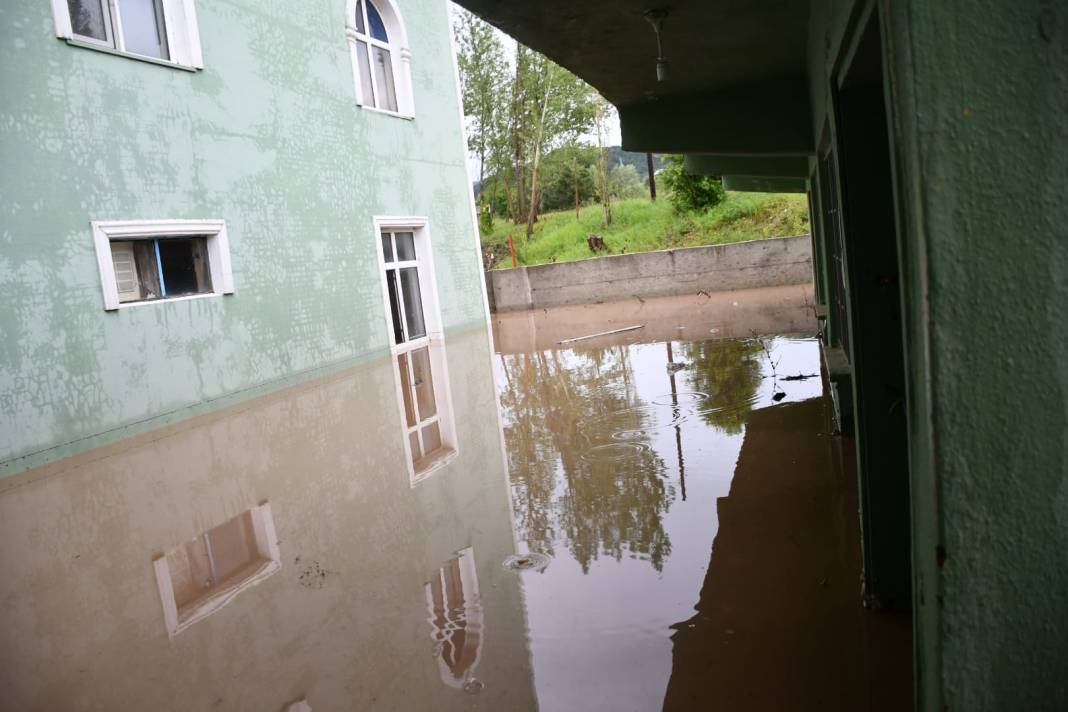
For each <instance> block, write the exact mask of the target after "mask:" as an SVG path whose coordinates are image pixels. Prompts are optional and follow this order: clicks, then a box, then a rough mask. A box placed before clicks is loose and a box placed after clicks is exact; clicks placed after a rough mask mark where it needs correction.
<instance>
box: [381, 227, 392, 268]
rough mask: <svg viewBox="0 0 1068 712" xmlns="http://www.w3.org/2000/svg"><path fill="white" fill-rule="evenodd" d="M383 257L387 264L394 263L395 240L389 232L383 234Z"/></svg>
mask: <svg viewBox="0 0 1068 712" xmlns="http://www.w3.org/2000/svg"><path fill="white" fill-rule="evenodd" d="M382 256H383V257H385V258H386V262H392V261H393V240H392V238H390V235H389V233H388V232H384V233H382Z"/></svg>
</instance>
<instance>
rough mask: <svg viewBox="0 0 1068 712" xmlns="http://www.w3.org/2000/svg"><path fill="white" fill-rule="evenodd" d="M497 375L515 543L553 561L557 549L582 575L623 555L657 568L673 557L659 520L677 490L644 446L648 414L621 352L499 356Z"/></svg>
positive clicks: (660, 462) (656, 457)
mask: <svg viewBox="0 0 1068 712" xmlns="http://www.w3.org/2000/svg"><path fill="white" fill-rule="evenodd" d="M501 368H502V371H503V372H504V374H505V378H506V379H507V381H508V383H509V384H511V387H510V388H508V389H507V390H505V392H504V393H502V395H501V403H502V407H503V409H504V418H505V445H506V449H507V452H508V462H509V471H510V472H511V473H512V501H513V507H514V511H515V516H516V526H517V529H518V534H519V538H520V539H522V540H523V541H525V542H526V544H527V546H528V548H529V549H530V550H531V551H542V552H545V553H548V554H552V555H555V554H556V545H557V543H561V544H563V545H564V546H566V547H567V548H568V549H569V550H570V554H571V556H572V557H573V558H574V559H575V560H576V561H577V562H578V563H579V566H580V567H581V568H582V571H583V573H587V572H588V571H589V569H590V564H591V563H592V562H593V561H595V560H596V559H597V558H598V557H599V556H601V555H606V556H611V557H612V558H614V559H615V560H617V561H618V560H620V559H621V558H622V557H623V555H624V553H627V554H629V555H633V556H640V557H642V558H644V559H647V560H649V561H650V562H651V563H652V564H653V566H654V567H655V568H656V569H657V570H659V569H660V568H661V566H662V565H663V561H664V557H665V556H667V555H668V554H669V553H670V552H671V542H670V540H669V539H668V537H667V534H666V533H665V532H664V527H663V524H662V522H661V517H662V516H663V514H664V513H665V512H667V510H668V508H669V507H670V506H671V502H672V500H673V499H674V496H675V492H674V487H673V485H672V484H671V483H670V482H668V481H667V478H666V476H665V472H664V470H665V468H664V463H663V460H662V459H661V458H660V457H659V455H658V454H657V453H656V452H655V451H654V450H652V449H651V448H650V447H649V445H648V443H647V442H646V437H645V432H646V429H647V428H648V427H649V425H650V423H651V422H652V419H653V418H654V416H655V413H653V412H652V411H649V410H646V409H643V408H641V407H637V406H640V405H641V402H640V401H639V400H638V397H637V395H636V393H635V391H634V389H633V388H632V387H631V384H632V382H633V379H634V375H633V369H632V367H631V365H630V363H629V362H628V358H627V350H626V349H624V348H622V347H611V348H596V349H589V350H585V351H580V350H560V351H540V352H537V353H534V354H522V355H515V356H505V357H503V358H502V360H501ZM605 414H610V415H609V417H608V418H606V417H605ZM619 434H624V435H625V436H626V438H627V439H626V441H625V442H620V441H619V440H618V438H616V437H614V436H617V435H619ZM621 513H625V514H624V515H623V516H620V514H621Z"/></svg>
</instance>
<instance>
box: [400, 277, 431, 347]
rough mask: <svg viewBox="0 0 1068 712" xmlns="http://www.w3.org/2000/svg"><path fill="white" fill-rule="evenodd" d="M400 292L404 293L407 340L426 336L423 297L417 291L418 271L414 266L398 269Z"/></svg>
mask: <svg viewBox="0 0 1068 712" xmlns="http://www.w3.org/2000/svg"><path fill="white" fill-rule="evenodd" d="M400 273H401V274H400V280H401V284H400V286H401V293H402V294H403V295H404V317H405V321H406V322H407V324H406V326H407V327H408V340H409V341H410V340H412V339H418V338H419V337H420V336H426V325H425V324H424V323H423V297H422V295H421V294H420V293H419V273H418V272H417V271H416V268H415V267H407V268H405V269H402V270H401V271H400Z"/></svg>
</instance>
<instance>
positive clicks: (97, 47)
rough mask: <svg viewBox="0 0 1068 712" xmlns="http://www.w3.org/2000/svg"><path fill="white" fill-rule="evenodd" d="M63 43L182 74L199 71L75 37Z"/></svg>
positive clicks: (64, 39)
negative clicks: (179, 71) (173, 70)
mask: <svg viewBox="0 0 1068 712" xmlns="http://www.w3.org/2000/svg"><path fill="white" fill-rule="evenodd" d="M60 39H62V40H63V41H65V42H66V43H67V44H69V45H71V46H72V47H81V48H82V49H92V50H96V51H97V52H103V53H104V54H113V55H115V56H116V57H125V58H126V59H135V60H137V61H138V62H147V63H148V64H158V65H160V66H161V67H170V68H172V69H180V70H182V71H183V72H198V71H200V70H199V69H197V68H196V67H190V66H189V65H186V64H178V63H177V62H172V61H170V60H167V59H158V58H156V57H148V56H146V55H143V54H134V53H133V52H120V51H119V50H117V49H115V48H114V47H108V46H107V45H102V44H96V43H95V42H86V41H85V40H80V39H78V38H77V37H61V38H60Z"/></svg>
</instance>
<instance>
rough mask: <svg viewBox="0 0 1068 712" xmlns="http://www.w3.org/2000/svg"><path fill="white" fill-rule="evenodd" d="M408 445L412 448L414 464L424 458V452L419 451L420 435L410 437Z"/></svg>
mask: <svg viewBox="0 0 1068 712" xmlns="http://www.w3.org/2000/svg"><path fill="white" fill-rule="evenodd" d="M408 443H409V444H410V445H411V446H412V462H413V463H415V462H418V461H419V458H421V457H422V456H423V451H422V450H420V449H419V433H411V434H410V435H408Z"/></svg>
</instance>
